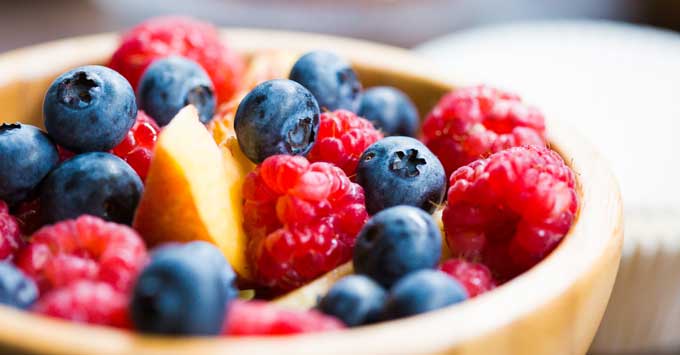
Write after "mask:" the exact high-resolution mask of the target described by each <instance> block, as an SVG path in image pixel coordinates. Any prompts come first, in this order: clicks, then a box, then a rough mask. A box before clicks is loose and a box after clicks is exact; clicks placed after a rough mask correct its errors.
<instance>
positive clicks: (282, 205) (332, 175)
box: [243, 155, 368, 291]
mask: <svg viewBox="0 0 680 355" xmlns="http://www.w3.org/2000/svg"><path fill="white" fill-rule="evenodd" d="M243 198H244V200H245V204H244V208H243V210H244V216H243V217H244V227H245V230H246V233H247V234H248V235H249V236H250V243H249V245H248V257H249V258H250V261H251V265H252V266H253V268H254V271H255V273H254V274H255V278H256V281H257V282H259V283H260V284H262V285H263V286H268V287H273V288H274V289H275V290H276V291H285V290H290V289H292V288H295V287H298V286H301V285H302V284H304V283H305V282H306V281H309V280H311V279H313V278H315V277H317V276H319V275H321V274H323V273H325V272H327V271H330V270H331V269H333V268H334V267H336V266H338V265H340V264H341V263H343V262H345V261H347V260H349V258H350V257H351V254H352V247H353V246H354V239H355V238H356V235H357V233H358V232H359V230H360V229H361V227H362V226H363V225H364V223H365V222H366V220H367V219H368V214H367V213H366V207H365V204H364V190H363V189H362V188H361V186H359V185H357V184H355V183H352V182H351V181H350V180H349V178H348V177H347V176H346V175H345V173H344V172H343V171H342V170H340V168H338V167H335V166H333V165H331V164H328V163H324V162H317V163H311V164H310V163H309V162H308V161H307V159H305V158H304V157H301V156H290V155H275V156H271V157H269V158H267V159H265V161H264V162H263V163H262V164H261V165H260V166H258V167H257V168H256V169H255V170H254V171H253V172H251V173H249V174H248V175H247V176H246V179H245V182H244V184H243Z"/></svg>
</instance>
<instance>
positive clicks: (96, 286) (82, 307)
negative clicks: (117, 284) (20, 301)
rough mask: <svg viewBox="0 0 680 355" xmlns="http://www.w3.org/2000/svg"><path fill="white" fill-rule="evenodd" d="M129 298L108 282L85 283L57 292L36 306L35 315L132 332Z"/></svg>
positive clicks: (86, 281) (41, 299) (76, 283)
mask: <svg viewBox="0 0 680 355" xmlns="http://www.w3.org/2000/svg"><path fill="white" fill-rule="evenodd" d="M127 308H128V297H127V296H126V294H125V293H123V292H120V291H117V290H115V289H114V288H113V287H111V285H109V284H107V283H105V282H97V281H88V280H82V281H78V282H74V283H72V284H70V285H67V286H63V287H60V288H56V289H54V290H52V291H50V292H48V293H47V294H45V295H44V296H43V297H41V298H40V299H39V300H38V302H37V303H36V304H35V306H33V310H34V311H35V312H38V313H41V314H45V315H48V316H51V317H56V318H62V319H68V320H71V321H74V322H82V323H90V324H99V325H110V326H114V327H119V328H130V321H129V318H128V314H127Z"/></svg>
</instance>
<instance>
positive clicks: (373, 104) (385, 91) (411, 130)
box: [358, 86, 419, 137]
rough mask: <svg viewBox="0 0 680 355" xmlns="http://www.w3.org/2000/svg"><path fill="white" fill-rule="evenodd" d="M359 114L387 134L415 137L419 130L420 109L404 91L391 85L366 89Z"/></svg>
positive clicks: (362, 96)
mask: <svg viewBox="0 0 680 355" xmlns="http://www.w3.org/2000/svg"><path fill="white" fill-rule="evenodd" d="M358 114H359V116H361V117H364V118H366V119H368V120H369V121H371V122H373V125H374V126H375V127H376V128H378V129H380V130H381V131H382V132H383V133H384V134H385V135H386V136H409V137H415V135H416V132H417V131H418V122H419V116H418V109H416V106H415V105H414V104H413V101H411V99H409V97H408V96H406V94H404V92H402V91H401V90H399V89H397V88H393V87H391V86H379V87H374V88H371V89H368V90H366V91H364V93H363V94H362V95H361V103H360V104H359V112H358Z"/></svg>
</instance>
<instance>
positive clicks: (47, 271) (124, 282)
mask: <svg viewBox="0 0 680 355" xmlns="http://www.w3.org/2000/svg"><path fill="white" fill-rule="evenodd" d="M147 259H148V255H147V251H146V247H145V245H144V241H143V240H142V238H141V237H140V236H139V235H138V234H137V232H135V231H134V230H133V229H132V228H130V227H127V226H124V225H120V224H116V223H110V222H106V221H104V220H102V219H99V218H96V217H92V216H81V217H78V218H77V219H73V220H66V221H62V222H59V223H57V224H54V225H49V226H45V227H43V228H41V229H40V230H38V231H37V232H36V233H35V234H33V236H32V237H31V243H30V244H29V245H28V246H27V247H26V248H24V249H22V250H21V252H20V253H19V254H18V256H17V261H16V264H17V266H19V268H21V269H22V271H23V272H24V273H26V275H27V276H29V277H31V278H32V279H34V280H35V281H36V283H37V284H38V288H39V289H40V292H41V293H44V292H47V291H49V290H51V289H54V288H59V287H62V286H66V285H68V284H71V283H73V282H76V281H80V280H93V281H101V282H105V283H108V284H109V285H111V286H112V287H113V288H114V289H116V290H118V291H122V292H127V291H128V290H129V289H130V287H131V286H132V283H133V282H134V280H135V278H136V277H137V274H138V273H139V271H140V270H141V268H142V267H143V266H144V265H145V264H146V262H147Z"/></svg>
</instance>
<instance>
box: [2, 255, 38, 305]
mask: <svg viewBox="0 0 680 355" xmlns="http://www.w3.org/2000/svg"><path fill="white" fill-rule="evenodd" d="M37 298H38V287H36V285H35V282H33V280H31V279H30V278H28V277H27V276H26V275H24V273H23V272H21V270H19V269H17V268H16V267H15V266H14V265H12V264H10V263H8V262H1V263H0V303H1V304H4V305H8V306H12V307H16V308H21V309H26V308H29V307H30V306H31V305H32V304H33V303H34V302H35V300H36V299H37Z"/></svg>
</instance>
